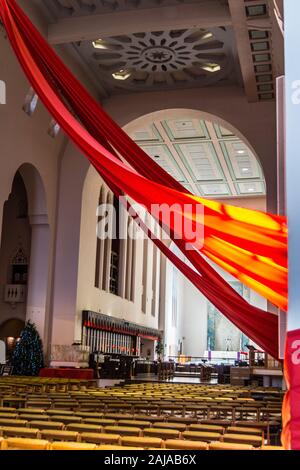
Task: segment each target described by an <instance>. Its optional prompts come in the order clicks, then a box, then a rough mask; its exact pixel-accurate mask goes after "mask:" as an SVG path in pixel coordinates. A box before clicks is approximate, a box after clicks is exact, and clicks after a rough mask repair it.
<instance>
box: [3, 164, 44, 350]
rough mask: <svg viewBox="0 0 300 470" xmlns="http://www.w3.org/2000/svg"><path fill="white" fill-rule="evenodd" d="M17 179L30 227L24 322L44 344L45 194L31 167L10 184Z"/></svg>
mask: <svg viewBox="0 0 300 470" xmlns="http://www.w3.org/2000/svg"><path fill="white" fill-rule="evenodd" d="M16 175H18V177H19V179H21V180H22V184H23V187H24V188H25V189H24V190H23V191H25V192H26V196H27V204H26V205H27V208H26V219H28V223H29V226H30V238H31V240H30V250H29V251H30V255H29V259H28V261H29V272H28V283H27V298H26V317H25V319H26V320H29V319H30V320H32V321H34V323H35V324H36V326H37V328H38V330H39V333H40V335H41V338H42V340H43V341H44V342H45V341H46V338H47V331H48V314H47V313H48V312H47V310H48V309H47V304H48V286H49V261H50V259H49V258H50V227H49V220H48V208H47V198H46V191H45V186H44V182H43V179H42V177H41V174H40V172H39V171H38V169H37V168H36V167H35V166H34V165H32V164H31V163H23V164H22V165H21V166H20V167H19V168H18V169H17V170H16V171H15V174H14V177H13V179H12V180H13V181H15V177H16ZM4 223H12V222H9V221H7V220H3V225H4ZM3 243H4V241H3ZM1 249H2V253H5V252H6V248H5V246H1ZM12 313H13V312H12Z"/></svg>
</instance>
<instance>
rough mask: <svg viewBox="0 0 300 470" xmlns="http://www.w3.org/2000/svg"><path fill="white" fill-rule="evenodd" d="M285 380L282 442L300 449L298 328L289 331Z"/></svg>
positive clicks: (299, 355) (290, 447) (284, 444)
mask: <svg viewBox="0 0 300 470" xmlns="http://www.w3.org/2000/svg"><path fill="white" fill-rule="evenodd" d="M284 368H285V381H286V384H287V387H288V391H287V393H286V394H285V398H284V402H283V408H282V424H283V431H282V437H281V439H282V444H283V446H284V448H285V449H287V450H300V330H294V331H289V332H288V334H287V339H286V351H285V361H284Z"/></svg>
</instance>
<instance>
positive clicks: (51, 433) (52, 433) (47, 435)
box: [40, 429, 79, 442]
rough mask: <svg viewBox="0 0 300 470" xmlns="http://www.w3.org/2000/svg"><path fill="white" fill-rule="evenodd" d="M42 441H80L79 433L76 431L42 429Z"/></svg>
mask: <svg viewBox="0 0 300 470" xmlns="http://www.w3.org/2000/svg"><path fill="white" fill-rule="evenodd" d="M40 435H41V437H42V439H47V440H48V441H72V442H75V441H77V440H78V437H79V433H78V432H75V431H59V430H54V429H42V430H41V431H40Z"/></svg>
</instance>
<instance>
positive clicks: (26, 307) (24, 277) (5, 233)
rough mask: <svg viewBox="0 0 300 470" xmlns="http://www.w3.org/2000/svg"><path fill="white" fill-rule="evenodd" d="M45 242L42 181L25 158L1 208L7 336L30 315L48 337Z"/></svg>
mask: <svg viewBox="0 0 300 470" xmlns="http://www.w3.org/2000/svg"><path fill="white" fill-rule="evenodd" d="M49 243H50V229H49V224H48V216H47V205H46V195H45V189H44V185H43V182H42V179H41V176H40V174H39V172H38V171H37V169H36V168H35V167H34V166H33V165H31V164H27V163H25V164H23V165H22V166H21V167H20V168H19V169H18V170H17V172H16V174H15V177H14V180H13V183H12V190H11V193H10V195H9V198H8V200H7V201H6V202H5V204H4V208H3V223H2V236H1V247H0V266H1V267H0V284H1V287H2V288H3V292H4V295H3V297H2V298H1V299H0V307H1V321H2V325H3V324H4V325H5V334H6V337H10V338H16V336H15V335H16V334H18V335H19V333H20V332H19V331H17V330H16V321H17V322H18V325H19V326H20V324H21V323H22V324H23V325H24V323H25V321H26V320H29V319H30V320H32V321H33V322H34V323H35V324H36V326H37V328H38V330H39V333H40V335H41V337H42V339H43V340H45V339H46V331H47V326H48V325H47V316H46V304H47V293H48V270H49ZM17 329H18V328H17Z"/></svg>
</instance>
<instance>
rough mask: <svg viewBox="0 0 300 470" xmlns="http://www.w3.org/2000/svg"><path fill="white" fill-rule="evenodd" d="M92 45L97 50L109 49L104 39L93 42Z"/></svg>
mask: <svg viewBox="0 0 300 470" xmlns="http://www.w3.org/2000/svg"><path fill="white" fill-rule="evenodd" d="M92 44H93V46H94V48H95V49H108V46H107V44H106V43H105V41H103V39H97V40H96V41H93V43H92Z"/></svg>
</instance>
